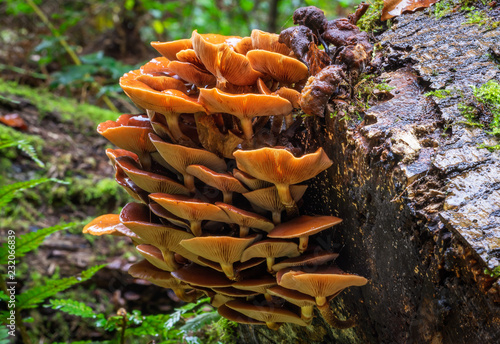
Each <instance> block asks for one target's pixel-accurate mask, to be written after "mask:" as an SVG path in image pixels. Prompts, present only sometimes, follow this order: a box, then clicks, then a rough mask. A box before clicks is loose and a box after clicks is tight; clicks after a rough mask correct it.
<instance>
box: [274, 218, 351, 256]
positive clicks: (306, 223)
mask: <svg viewBox="0 0 500 344" xmlns="http://www.w3.org/2000/svg"><path fill="white" fill-rule="evenodd" d="M341 222H342V219H339V218H338V217H335V216H307V215H302V216H300V217H298V218H295V219H293V220H291V221H288V222H285V223H282V224H279V225H277V226H276V227H274V229H273V230H272V231H271V232H269V234H268V237H269V238H280V239H293V238H299V240H300V241H299V251H300V252H301V253H302V252H304V251H305V250H306V249H307V243H308V241H309V236H311V235H313V234H316V233H319V232H321V231H323V230H325V229H327V228H330V227H333V226H335V225H337V224H339V223H341Z"/></svg>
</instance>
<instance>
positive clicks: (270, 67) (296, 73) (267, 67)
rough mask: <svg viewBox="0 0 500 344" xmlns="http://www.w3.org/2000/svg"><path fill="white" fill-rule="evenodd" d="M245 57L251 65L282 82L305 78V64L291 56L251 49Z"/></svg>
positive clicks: (307, 71)
mask: <svg viewBox="0 0 500 344" xmlns="http://www.w3.org/2000/svg"><path fill="white" fill-rule="evenodd" d="M247 58H248V60H249V61H250V63H251V64H252V67H253V68H254V69H255V70H257V71H259V72H261V73H263V74H265V75H269V76H271V77H272V78H273V79H275V80H277V81H279V82H280V83H283V84H287V85H289V84H294V83H296V82H299V81H301V80H305V79H307V77H308V76H309V70H308V69H307V66H306V65H305V64H303V63H302V62H300V61H299V60H297V59H294V58H293V57H288V56H285V55H282V54H279V53H273V52H271V51H266V50H251V51H249V52H248V53H247Z"/></svg>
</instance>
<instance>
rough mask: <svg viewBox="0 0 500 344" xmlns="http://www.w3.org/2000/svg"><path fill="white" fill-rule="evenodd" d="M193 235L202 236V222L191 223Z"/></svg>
mask: <svg viewBox="0 0 500 344" xmlns="http://www.w3.org/2000/svg"><path fill="white" fill-rule="evenodd" d="M191 233H193V235H194V236H197V237H199V236H201V221H191Z"/></svg>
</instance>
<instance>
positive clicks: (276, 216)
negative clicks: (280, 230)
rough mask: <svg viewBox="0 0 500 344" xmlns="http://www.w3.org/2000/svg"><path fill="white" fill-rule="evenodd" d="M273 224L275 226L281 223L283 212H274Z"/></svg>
mask: <svg viewBox="0 0 500 344" xmlns="http://www.w3.org/2000/svg"><path fill="white" fill-rule="evenodd" d="M273 223H274V224H275V225H278V224H280V223H281V211H273Z"/></svg>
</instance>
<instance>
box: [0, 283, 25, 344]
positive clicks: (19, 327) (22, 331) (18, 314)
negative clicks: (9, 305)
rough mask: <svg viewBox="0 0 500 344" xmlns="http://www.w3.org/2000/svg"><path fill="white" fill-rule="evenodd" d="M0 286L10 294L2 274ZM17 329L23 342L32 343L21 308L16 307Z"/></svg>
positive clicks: (6, 293)
mask: <svg viewBox="0 0 500 344" xmlns="http://www.w3.org/2000/svg"><path fill="white" fill-rule="evenodd" d="M0 287H1V288H2V291H3V292H4V293H5V295H9V292H8V290H7V283H6V282H5V279H4V278H3V275H2V274H0ZM16 329H17V330H18V331H19V333H20V334H21V338H22V339H23V343H25V344H32V341H31V338H30V337H29V335H28V331H27V330H26V327H25V326H24V323H23V319H22V318H21V310H18V309H16Z"/></svg>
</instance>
